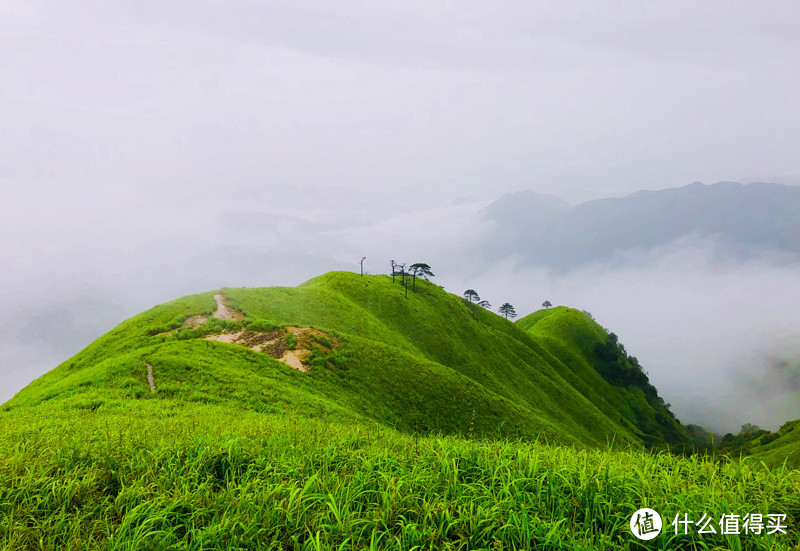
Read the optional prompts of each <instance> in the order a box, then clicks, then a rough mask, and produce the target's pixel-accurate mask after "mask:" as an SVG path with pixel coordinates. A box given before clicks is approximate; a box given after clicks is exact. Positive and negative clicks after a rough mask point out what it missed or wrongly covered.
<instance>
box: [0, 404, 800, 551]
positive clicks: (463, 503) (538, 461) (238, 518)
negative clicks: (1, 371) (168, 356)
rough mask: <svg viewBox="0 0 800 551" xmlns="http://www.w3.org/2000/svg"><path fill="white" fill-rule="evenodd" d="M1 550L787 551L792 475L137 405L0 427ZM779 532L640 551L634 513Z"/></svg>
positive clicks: (676, 542)
mask: <svg viewBox="0 0 800 551" xmlns="http://www.w3.org/2000/svg"><path fill="white" fill-rule="evenodd" d="M0 423H2V425H1V426H2V427H3V428H2V431H0V450H2V451H0V548H2V549H4V550H6V549H7V550H14V549H54V550H55V549H75V550H78V549H80V550H84V549H85V550H95V549H108V550H141V549H175V550H178V549H193V550H194V549H196V550H200V549H215V550H216V549H220V550H222V549H309V550H311V549H343V550H344V549H387V550H388V549H397V550H411V549H465V550H466V549H640V548H647V549H734V550H736V549H795V548H796V547H797V544H798V537H800V534H799V533H798V530H797V526H796V519H798V518H800V471H797V470H791V469H786V468H783V467H777V468H772V469H768V468H765V467H764V466H762V465H760V464H747V463H743V462H739V461H730V460H725V459H718V460H714V459H702V458H699V457H698V456H695V457H692V458H681V457H676V456H673V455H670V454H669V453H666V452H661V453H649V452H646V451H642V450H636V449H631V450H620V449H616V450H610V449H588V448H576V447H572V446H564V445H555V444H549V443H546V442H544V441H531V440H527V439H526V440H522V439H517V440H512V439H505V440H497V439H472V440H470V439H464V438H460V437H454V436H441V435H438V436H433V435H424V436H423V435H416V434H404V433H401V432H398V431H396V430H393V429H389V428H386V427H380V426H377V425H368V424H365V425H362V424H353V423H348V424H342V423H338V422H331V421H329V420H325V419H308V418H303V417H298V416H286V415H264V414H257V413H246V414H243V413H241V412H233V411H231V410H230V409H229V408H224V407H222V408H221V407H216V406H206V405H186V404H182V403H179V402H167V403H159V402H156V401H149V402H146V403H145V404H144V405H143V406H142V407H137V408H136V409H125V408H118V409H116V410H111V411H108V412H105V413H102V412H101V411H100V410H98V411H95V412H92V411H85V412H82V413H72V414H67V413H64V412H63V411H60V412H59V411H48V410H47V409H46V408H45V409H42V410H40V411H36V412H33V411H31V412H25V413H24V414H23V413H9V412H5V413H0ZM645 506H647V507H651V508H653V509H656V510H657V511H659V512H660V513H661V515H662V516H664V517H665V519H666V520H665V523H666V522H670V521H671V518H672V517H673V516H674V515H675V514H679V513H688V514H689V516H690V517H692V516H696V517H699V516H700V514H702V513H707V514H709V515H710V516H713V517H715V518H719V517H720V516H721V515H722V514H723V513H735V514H736V513H738V514H741V515H745V514H748V513H757V512H760V513H764V514H766V513H785V514H787V515H789V524H790V529H789V533H788V534H786V535H783V534H775V535H770V536H766V535H763V534H762V535H760V536H758V535H750V536H743V535H742V536H711V537H709V536H702V537H701V536H698V535H697V534H690V535H683V534H680V535H675V534H673V533H672V531H673V529H672V527H671V526H668V525H666V526H665V531H664V532H662V534H661V535H660V536H658V537H657V538H656V539H655V540H653V541H650V542H640V541H639V540H637V539H635V538H634V537H633V535H632V534H631V531H630V529H629V527H628V522H629V519H630V517H631V514H632V513H633V512H634V511H635V510H637V509H638V508H640V507H645Z"/></svg>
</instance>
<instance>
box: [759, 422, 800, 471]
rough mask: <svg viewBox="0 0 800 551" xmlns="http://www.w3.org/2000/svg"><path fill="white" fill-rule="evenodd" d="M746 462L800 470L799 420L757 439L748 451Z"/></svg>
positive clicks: (785, 424)
mask: <svg viewBox="0 0 800 551" xmlns="http://www.w3.org/2000/svg"><path fill="white" fill-rule="evenodd" d="M748 461H756V462H763V463H764V464H766V465H768V466H770V467H776V466H779V465H786V466H787V467H789V468H793V469H800V419H795V420H794V421H788V422H787V423H784V424H783V426H781V428H780V429H778V432H776V433H770V434H767V435H765V436H762V437H761V438H759V439H758V440H757V441H756V442H755V443H754V447H752V448H750V450H749V457H748Z"/></svg>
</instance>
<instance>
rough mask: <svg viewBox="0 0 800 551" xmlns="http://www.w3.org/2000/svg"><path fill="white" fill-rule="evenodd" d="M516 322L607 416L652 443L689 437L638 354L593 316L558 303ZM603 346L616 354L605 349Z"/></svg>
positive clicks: (571, 382) (573, 383)
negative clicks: (629, 352) (630, 351)
mask: <svg viewBox="0 0 800 551" xmlns="http://www.w3.org/2000/svg"><path fill="white" fill-rule="evenodd" d="M517 324H518V325H519V326H520V327H522V328H523V329H525V330H526V331H528V333H529V334H530V335H531V336H532V337H533V339H534V340H535V341H536V342H538V343H540V344H541V346H542V347H543V348H544V349H546V350H547V351H548V352H549V353H550V354H551V358H550V359H551V363H555V364H557V365H559V366H562V372H563V370H569V371H570V372H571V374H572V376H571V377H568V376H565V379H567V380H568V381H569V382H570V384H572V385H573V386H574V388H575V389H576V390H577V391H578V392H580V393H581V394H582V395H583V396H585V397H586V398H588V399H589V400H590V401H591V402H592V404H594V405H595V406H596V407H597V408H598V409H600V410H601V411H603V412H604V413H605V414H606V415H608V416H610V417H612V418H613V419H615V420H617V421H618V422H620V423H622V424H624V425H626V426H629V427H631V428H632V430H633V431H634V432H637V433H638V434H639V435H640V436H641V437H642V438H643V439H645V440H646V441H648V442H651V443H656V442H665V441H666V442H681V441H685V439H686V429H685V427H683V426H682V425H681V424H680V423H679V422H678V420H677V419H675V417H674V416H673V415H672V413H671V412H670V411H669V407H668V404H665V403H664V401H663V400H662V399H661V398H660V397H659V396H658V394H657V392H656V389H655V388H654V387H653V386H652V385H650V384H649V381H648V379H647V375H646V373H645V372H644V370H643V369H642V368H641V367H640V366H639V364H638V361H637V360H636V358H633V357H629V356H627V354H626V353H625V351H624V347H621V346H620V345H618V344H614V345H612V344H610V343H611V342H615V341H614V340H613V339H615V338H616V336H615V335H613V334H609V333H608V332H607V331H606V330H605V329H603V328H602V327H601V326H600V325H599V324H598V323H596V322H595V321H594V320H593V319H592V317H591V316H590V315H589V314H587V313H585V312H582V311H579V310H575V309H573V308H566V307H563V306H560V307H556V308H551V309H547V310H539V311H538V312H534V313H533V314H530V315H529V316H526V317H524V318H522V319H520V320H519V321H518V322H517ZM603 344H606V347H609V346H610V347H612V348H613V349H614V354H611V355H610V354H608V353H607V352H605V349H604V348H603V347H602V345H603ZM598 348H600V350H598Z"/></svg>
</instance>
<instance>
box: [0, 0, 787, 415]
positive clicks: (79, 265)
mask: <svg viewBox="0 0 800 551" xmlns="http://www.w3.org/2000/svg"><path fill="white" fill-rule="evenodd" d="M799 20H800V7H798V4H797V3H796V2H793V1H785V2H777V1H776V2H770V3H768V4H765V3H761V2H731V1H724V2H722V1H720V2H712V1H708V2H702V3H698V2H669V3H643V2H614V3H605V4H602V5H601V4H600V3H598V2H569V3H565V2H524V1H520V2H498V1H491V2H481V3H477V2H464V1H459V2H435V3H434V2H429V1H424V2H414V1H404V2H396V3H394V4H393V5H391V6H390V5H387V3H376V2H373V3H368V2H363V3H362V2H336V3H335V7H334V4H332V3H329V2H302V1H297V0H291V1H285V2H284V1H277V2H255V1H237V0H231V1H227V2H196V1H193V2H184V1H172V2H155V1H153V2H149V1H142V0H136V1H130V2H126V1H115V2H99V1H98V2H91V1H86V2H37V1H32V0H25V1H5V0H0V121H2V124H0V186H2V192H3V195H2V199H3V200H2V202H0V232H2V240H0V262H1V263H2V266H3V270H0V300H2V304H3V308H2V309H1V310H0V402H1V401H4V400H6V399H8V398H10V397H11V396H12V395H13V394H14V393H15V392H17V391H18V390H19V389H20V388H22V387H23V386H24V385H25V384H27V383H28V382H29V381H30V380H32V379H33V378H35V377H36V376H38V375H40V374H41V373H43V372H45V371H47V370H49V369H51V368H52V367H53V366H54V365H56V364H57V363H59V362H60V361H63V360H64V359H66V358H67V357H68V356H69V355H70V354H72V353H74V352H76V351H78V350H80V349H81V348H82V347H83V346H85V345H86V344H87V343H88V342H90V341H91V339H92V338H94V337H96V336H98V335H99V334H102V333H103V332H104V331H106V330H107V329H108V328H110V327H111V326H113V325H114V324H116V323H118V322H119V321H121V320H123V319H124V318H125V317H127V316H129V315H132V314H134V313H136V312H138V311H141V310H143V309H145V308H148V307H150V306H152V305H153V304H155V303H158V302H162V301H165V300H169V299H172V298H175V297H176V296H179V295H183V294H188V293H192V292H198V291H203V290H208V289H213V288H218V287H221V286H235V285H249V286H257V285H272V284H283V285H294V284H297V283H299V282H301V281H303V280H304V279H306V278H308V277H311V276H313V275H316V274H318V273H320V272H324V271H328V270H332V269H341V268H347V269H353V267H354V264H355V263H357V261H358V259H359V258H360V255H362V254H366V255H367V256H368V257H369V259H368V261H367V266H368V269H370V271H373V272H380V271H383V270H384V268H385V266H384V264H385V263H386V262H385V261H387V260H388V259H390V258H392V257H395V258H405V257H404V256H403V255H406V256H407V257H410V256H414V255H416V256H420V255H425V257H426V258H429V259H431V260H430V263H431V264H434V263H435V262H436V261H437V260H439V265H440V266H442V267H443V268H445V271H444V272H443V273H442V275H441V276H440V281H439V282H440V283H442V284H444V285H445V287H447V288H448V289H450V286H451V285H452V286H453V289H451V290H454V291H456V292H459V291H460V289H458V288H457V287H458V286H459V285H460V284H461V283H462V279H463V274H464V273H469V274H472V275H473V276H474V278H479V277H481V278H483V279H482V280H480V281H484V282H485V283H484V285H485V286H486V287H485V288H487V289H489V288H491V289H498V292H499V290H501V289H503V290H504V291H505V290H507V292H508V294H513V293H515V292H516V293H517V294H518V295H520V296H523V295H525V293H528V292H529V291H526V290H524V289H518V288H517V287H519V286H524V285H525V282H524V278H518V279H515V280H513V281H512V280H508V279H504V278H503V276H502V275H500V274H499V272H497V269H498V267H493V270H494V271H489V272H484V273H478V272H477V271H475V265H474V262H473V261H474V259H473V258H472V257H471V256H470V254H469V251H468V248H467V247H465V245H464V243H465V242H466V241H468V239H469V237H470V236H472V235H476V234H477V233H479V232H480V230H481V228H480V225H479V224H477V223H474V222H475V218H474V215H475V213H477V212H478V211H479V210H480V209H481V208H482V207H484V206H485V205H486V204H488V202H489V201H491V200H493V199H496V198H497V197H499V196H500V195H502V194H503V193H504V192H508V191H514V190H520V189H535V190H537V191H540V192H544V193H552V194H556V195H559V196H561V197H563V198H565V199H567V200H568V201H570V202H572V203H577V202H580V201H583V200H587V199H593V198H598V197H606V196H612V195H622V194H625V193H628V192H632V191H636V190H639V189H659V188H665V187H672V186H678V185H685V184H688V183H690V182H692V181H695V180H701V181H705V182H707V183H711V182H715V181H719V180H737V181H742V180H746V179H758V178H760V177H769V179H772V180H776V179H777V180H780V179H783V180H784V181H792V182H793V183H798V182H800V179H798V175H800V139H798V134H797V129H798V128H800V102H798V101H797V98H798V97H800V71H798V67H800V34H799V33H797V28H798V23H799V22H800V21H799ZM470 217H472V218H470ZM398 236H402V237H401V238H398ZM392 249H394V250H392ZM689 258H690V257H689ZM370 262H372V264H370ZM687 266H688V265H687ZM466 267H469V268H468V269H465V268H466ZM509 269H510V268H509ZM765 269H766V268H765ZM448 270H449V271H450V274H451V275H449V276H448ZM742 270H744V271H742ZM752 270H753V267H752V266H750V267H748V268H746V269H744V268H742V269H739V268H736V269H733V268H731V271H730V272H729V275H728V276H726V277H734V275H735V274H743V275H742V277H752ZM456 273H457V274H459V275H458V276H455V275H452V274H456ZM769 273H770V274H773V275H774V277H776V278H778V280H780V282H781V283H780V284H783V283H785V282H786V281H788V280H787V279H786V278H789V277H791V276H790V275H789V274H787V273H785V272H783V271H780V270H778V271H777V272H772V271H770V272H769ZM491 274H494V275H491ZM693 274H694V275H693V276H692V278H693V279H691V281H696V282H700V283H698V285H699V287H698V289H699V288H702V287H704V286H706V285H710V284H713V282H714V281H716V280H714V279H713V278H703V277H702V275H703V274H706V272H704V271H701V272H697V271H696V270H695V271H694V272H693ZM698 274H700V275H698ZM730 274H734V275H730ZM675 277H680V274H678V273H676V274H675ZM770 277H772V275H770ZM448 278H449V279H448ZM604 281H605V282H606V283H605V284H607V285H608V289H609V290H608V293H611V294H615V296H616V295H619V296H618V297H617V298H618V300H616V302H615V305H616V307H617V308H619V311H625V312H635V311H637V309H641V308H644V307H647V306H648V305H647V304H646V303H643V302H642V300H645V299H646V297H648V296H657V295H658V294H659V289H658V288H657V287H651V288H645V287H643V288H641V289H640V293H639V294H640V295H641V296H640V297H639V298H638V299H637V301H634V300H633V299H632V298H631V299H630V302H629V303H627V304H626V303H625V294H624V293H623V292H621V291H620V289H623V288H624V285H625V282H626V281H630V274H627V275H625V274H616V275H614V276H612V275H609V276H608V278H606V280H604ZM543 285H544V284H543ZM509 286H511V287H512V288H509ZM578 287H579V286H573V289H577V288H578ZM734 287H735V286H734ZM548 288H552V289H554V290H555V287H548ZM564 288H565V289H566V287H564ZM525 296H527V295H525ZM660 296H663V295H660ZM564 298H565V299H572V300H581V296H580V294H579V293H572V294H570V293H567V292H565V293H564ZM629 298H630V297H629ZM521 300H523V302H524V301H525V300H526V299H521ZM537 300H538V297H537ZM586 300H587V301H589V299H586ZM620 300H622V303H620V302H619V301H620ZM687 300H688V299H687ZM720 300H721V301H722V302H725V301H730V297H727V296H726V297H723V298H720ZM533 301H534V299H533V298H531V299H530V301H529V302H530V303H531V307H533V306H535V304H534V302H533ZM589 302H591V301H589ZM609 311H611V308H610V307H609ZM615 311H616V310H615ZM602 313H603V312H599V313H598V312H595V314H596V315H598V314H602ZM606 315H607V319H608V316H611V317H612V319H614V320H616V319H619V320H620V321H619V322H618V323H622V324H623V329H624V328H625V324H626V323H628V322H626V321H625V320H626V319H628V320H630V318H625V316H621V315H617V316H616V317H615V316H613V315H610V314H606ZM713 319H716V318H713ZM713 319H712V318H709V320H708V322H709V325H708V326H710V323H711V321H713ZM601 321H603V320H601ZM667 321H668V320H667V318H663V319H661V320H660V321H659V323H661V324H662V325H663V324H664V323H666V322H667ZM701 322H702V320H700V321H698V323H701ZM779 322H781V323H785V322H786V320H779V321H776V322H775V323H779ZM609 323H610V322H609ZM630 327H631V333H632V334H631V337H632V338H625V337H626V336H625V334H624V331H623V330H619V331H618V333H619V334H620V336H621V338H622V340H623V342H625V343H626V345H628V347H629V349H630V348H633V349H636V345H637V343H636V342H635V341H636V340H639V341H641V342H643V343H644V342H645V341H646V340H647V339H646V336H645V335H640V334H638V333H635V332H634V330H633V329H634V328H635V327H642V325H641V323H638V325H637V322H634V321H630ZM679 337H680V335H679V334H676V338H679ZM632 340H633V341H634V342H631V341H632ZM701 348H702V347H699V346H698V348H696V350H697V357H696V358H695V361H700V358H704V357H705V356H707V355H708V354H709V350H705V351H703V350H701ZM652 354H653V359H655V356H656V355H657V353H656V351H655V350H654V351H653V352H652ZM639 356H640V359H642V363H643V364H645V365H646V364H647V358H642V357H641V356H642V354H639ZM651 363H652V362H651ZM652 371H653V369H651V373H652ZM655 378H656V379H658V374H656V376H655ZM660 380H663V379H660ZM667 399H668V401H670V400H669V399H670V396H667ZM674 401H675V400H673V402H674ZM687 411H688V410H687ZM684 417H685V416H684ZM683 420H685V421H691V419H685V418H684V419H683ZM745 421H747V420H743V421H742V422H745Z"/></svg>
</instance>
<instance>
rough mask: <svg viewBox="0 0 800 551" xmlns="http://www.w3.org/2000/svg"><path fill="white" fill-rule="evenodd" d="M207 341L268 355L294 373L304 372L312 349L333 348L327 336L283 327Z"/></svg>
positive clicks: (306, 329)
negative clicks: (244, 347) (295, 371)
mask: <svg viewBox="0 0 800 551" xmlns="http://www.w3.org/2000/svg"><path fill="white" fill-rule="evenodd" d="M205 338H206V339H207V340H212V341H218V342H227V343H231V344H239V345H242V346H246V347H247V348H249V349H250V350H255V351H256V352H263V353H265V354H269V355H270V356H272V357H273V358H275V359H276V360H278V361H281V362H283V363H285V364H286V365H288V366H289V367H291V368H293V369H297V370H298V371H308V365H307V364H306V361H307V360H308V359H309V358H310V357H311V351H312V348H313V347H317V348H319V349H320V350H322V351H324V352H330V350H331V348H333V347H335V344H334V342H333V340H332V339H331V338H330V336H329V335H328V334H327V333H324V332H323V331H320V330H318V329H312V328H310V327H294V326H292V327H287V328H285V329H276V330H274V331H248V330H247V329H241V330H239V331H230V332H226V333H218V334H216V335H208V336H207V337H205Z"/></svg>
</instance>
